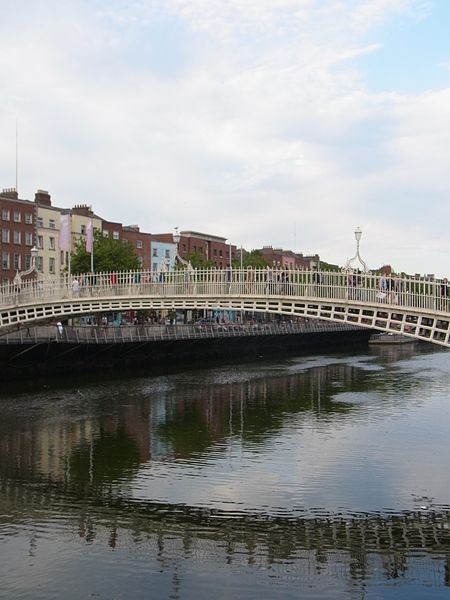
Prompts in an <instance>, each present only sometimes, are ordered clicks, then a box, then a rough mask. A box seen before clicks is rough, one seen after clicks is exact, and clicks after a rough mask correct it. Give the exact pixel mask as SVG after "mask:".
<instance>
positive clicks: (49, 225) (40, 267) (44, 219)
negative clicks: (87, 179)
mask: <svg viewBox="0 0 450 600" xmlns="http://www.w3.org/2000/svg"><path fill="white" fill-rule="evenodd" d="M35 203H36V248H37V249H38V256H37V258H36V268H37V271H38V272H39V273H41V274H42V275H43V276H48V275H57V274H59V273H61V272H67V271H68V270H69V251H68V250H62V249H61V243H60V239H61V233H62V232H61V216H62V215H68V219H69V232H70V233H69V241H70V252H74V251H75V249H76V247H77V244H78V241H79V240H80V239H84V240H86V239H87V231H88V226H89V225H90V223H91V221H92V225H93V230H94V231H95V230H96V229H98V230H100V231H101V229H102V219H101V218H100V217H98V216H97V215H95V214H94V213H93V211H92V208H91V207H90V206H87V205H86V204H80V205H77V206H74V207H73V208H72V209H69V208H57V207H56V206H52V204H51V198H50V194H49V193H48V192H47V191H45V190H38V191H37V192H36V194H35Z"/></svg>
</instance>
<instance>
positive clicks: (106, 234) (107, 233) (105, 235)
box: [103, 229, 109, 237]
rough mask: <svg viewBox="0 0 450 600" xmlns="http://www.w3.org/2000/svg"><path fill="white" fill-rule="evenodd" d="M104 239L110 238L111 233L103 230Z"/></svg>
mask: <svg viewBox="0 0 450 600" xmlns="http://www.w3.org/2000/svg"><path fill="white" fill-rule="evenodd" d="M103 237H109V231H106V229H104V230H103Z"/></svg>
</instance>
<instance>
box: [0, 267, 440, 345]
mask: <svg viewBox="0 0 450 600" xmlns="http://www.w3.org/2000/svg"><path fill="white" fill-rule="evenodd" d="M90 277H91V278H90V279H87V280H86V281H85V282H84V284H83V285H81V286H76V289H74V286H72V283H71V280H70V278H68V277H58V278H56V277H55V278H53V279H49V280H45V281H28V282H26V283H25V285H23V287H22V289H21V290H20V291H18V290H15V289H14V287H13V285H6V286H5V285H4V286H3V287H2V288H1V289H0V333H1V332H2V331H7V330H11V328H14V327H17V326H21V325H31V324H33V323H38V322H42V321H46V320H47V321H48V320H49V319H66V318H70V317H74V316H81V315H87V314H96V313H102V312H119V311H122V312H123V311H127V310H149V309H155V310H170V309H179V310H182V309H185V310H189V309H204V310H210V309H218V310H235V311H250V312H258V313H269V314H279V315H286V316H291V317H304V318H308V319H320V320H325V321H332V322H337V323H341V324H342V323H348V324H352V325H357V326H359V327H364V328H369V329H375V330H379V331H384V332H392V333H401V334H403V335H405V336H409V337H413V338H415V339H419V340H425V341H428V342H432V343H434V344H438V345H441V346H446V347H450V340H449V336H450V306H449V299H448V298H447V297H443V296H442V294H441V287H440V284H439V282H428V281H425V280H424V281H422V280H420V281H418V280H416V279H414V278H401V279H400V278H397V280H396V287H395V290H394V289H390V290H389V291H388V292H384V291H382V287H381V283H382V280H381V278H380V277H377V276H373V275H360V276H358V277H359V278H358V280H356V281H357V283H356V285H354V284H353V283H352V281H353V279H352V280H350V279H349V276H348V275H347V274H344V273H340V272H336V273H331V272H327V273H323V274H320V276H318V273H317V272H306V271H282V270H268V269H260V270H252V271H250V272H249V271H248V270H234V271H232V270H221V271H219V270H216V269H209V270H204V271H194V272H190V273H187V272H186V271H173V272H170V273H167V274H165V275H164V279H161V278H160V276H157V275H156V274H154V273H143V272H127V273H120V274H114V279H113V278H112V277H111V274H108V273H105V274H95V275H94V276H90Z"/></svg>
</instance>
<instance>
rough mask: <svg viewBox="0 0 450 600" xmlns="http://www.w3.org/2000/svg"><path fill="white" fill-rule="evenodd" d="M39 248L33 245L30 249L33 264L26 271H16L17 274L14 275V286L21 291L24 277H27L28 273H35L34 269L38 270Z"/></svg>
mask: <svg viewBox="0 0 450 600" xmlns="http://www.w3.org/2000/svg"><path fill="white" fill-rule="evenodd" d="M38 252H39V250H38V249H37V248H36V246H33V247H32V248H31V250H30V254H31V265H30V267H29V268H28V269H26V270H25V271H20V272H19V271H16V274H15V275H14V279H13V284H14V287H15V288H16V289H18V290H19V291H20V287H21V285H22V277H27V275H31V273H34V271H36V258H37V255H38Z"/></svg>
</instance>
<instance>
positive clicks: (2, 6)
mask: <svg viewBox="0 0 450 600" xmlns="http://www.w3.org/2000/svg"><path fill="white" fill-rule="evenodd" d="M449 32H450V1H449V0H40V1H39V2H37V1H36V0H0V77H1V87H2V92H1V95H0V187H3V188H5V187H14V186H15V181H16V179H15V178H16V175H15V139H16V120H17V122H18V130H19V185H18V187H19V194H20V197H23V198H29V199H33V198H34V192H35V190H36V189H37V188H41V189H47V190H48V191H49V192H50V193H51V195H52V199H53V203H54V205H56V206H62V207H70V206H73V205H74V204H77V203H86V204H91V205H92V206H93V208H94V210H95V212H96V213H97V214H98V215H100V216H102V217H103V218H106V219H109V220H112V221H119V222H123V223H124V224H134V223H137V224H139V225H140V226H141V228H142V229H143V230H144V231H148V232H151V233H157V232H166V231H172V230H173V227H174V226H179V227H180V228H181V229H193V230H196V231H202V232H207V233H212V234H217V235H221V236H224V237H226V238H228V240H229V241H230V242H232V243H234V244H237V245H238V246H239V245H241V244H242V245H243V246H244V247H245V248H248V249H251V248H255V247H260V246H262V245H272V246H274V247H283V248H285V249H295V250H296V251H299V252H304V253H315V252H318V253H319V254H320V255H321V257H322V258H323V259H325V260H328V261H330V262H337V263H340V264H342V263H344V262H345V260H346V259H347V258H349V257H350V256H352V255H353V254H354V251H355V240H354V234H353V231H354V229H355V228H356V226H360V227H361V229H362V230H363V236H362V240H361V254H362V255H363V258H364V259H365V260H366V262H367V263H368V265H369V266H370V267H377V266H380V265H381V264H384V263H391V264H392V265H393V267H394V268H395V269H397V270H406V271H408V272H422V273H436V274H437V275H450V218H449V216H450V215H449V213H450V202H449V190H450V34H449Z"/></svg>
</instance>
